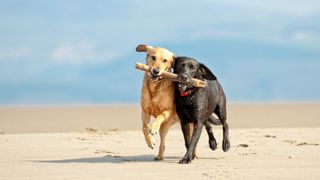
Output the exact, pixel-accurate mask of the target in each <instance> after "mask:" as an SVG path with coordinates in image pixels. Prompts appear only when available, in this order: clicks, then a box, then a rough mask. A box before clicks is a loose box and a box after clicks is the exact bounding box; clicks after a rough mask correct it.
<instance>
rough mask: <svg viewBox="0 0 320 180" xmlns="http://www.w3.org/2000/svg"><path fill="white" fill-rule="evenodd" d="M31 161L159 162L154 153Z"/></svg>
mask: <svg viewBox="0 0 320 180" xmlns="http://www.w3.org/2000/svg"><path fill="white" fill-rule="evenodd" d="M178 160H179V157H173V156H171V157H166V158H165V160H164V161H161V162H166V163H177V162H178ZM29 162H38V163H57V164H59V163H61V164H63V163H116V164H120V163H130V162H158V161H155V160H154V156H152V155H137V156H118V155H106V156H102V157H87V158H76V159H59V160H31V161H29Z"/></svg>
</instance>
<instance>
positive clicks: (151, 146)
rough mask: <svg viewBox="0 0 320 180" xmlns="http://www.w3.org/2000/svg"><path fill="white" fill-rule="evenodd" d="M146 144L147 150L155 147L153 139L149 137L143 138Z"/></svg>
mask: <svg viewBox="0 0 320 180" xmlns="http://www.w3.org/2000/svg"><path fill="white" fill-rule="evenodd" d="M145 140H146V143H147V144H148V146H149V148H151V149H153V148H154V147H155V146H156V141H155V140H154V138H153V137H152V136H151V135H149V136H148V137H147V138H145Z"/></svg>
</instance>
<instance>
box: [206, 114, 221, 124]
mask: <svg viewBox="0 0 320 180" xmlns="http://www.w3.org/2000/svg"><path fill="white" fill-rule="evenodd" d="M208 121H209V122H210V123H211V124H213V125H222V123H221V121H220V120H219V119H218V118H216V117H214V116H213V115H211V116H210V118H209V119H208Z"/></svg>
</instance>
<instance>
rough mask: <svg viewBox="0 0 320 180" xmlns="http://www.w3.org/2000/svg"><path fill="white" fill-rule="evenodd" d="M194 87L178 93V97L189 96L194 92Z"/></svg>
mask: <svg viewBox="0 0 320 180" xmlns="http://www.w3.org/2000/svg"><path fill="white" fill-rule="evenodd" d="M195 89H196V88H195V87H194V86H192V87H191V88H188V89H187V90H185V91H180V96H181V97H185V96H189V95H191V94H192V93H193V92H194V91H195Z"/></svg>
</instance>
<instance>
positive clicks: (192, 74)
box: [174, 57, 230, 164]
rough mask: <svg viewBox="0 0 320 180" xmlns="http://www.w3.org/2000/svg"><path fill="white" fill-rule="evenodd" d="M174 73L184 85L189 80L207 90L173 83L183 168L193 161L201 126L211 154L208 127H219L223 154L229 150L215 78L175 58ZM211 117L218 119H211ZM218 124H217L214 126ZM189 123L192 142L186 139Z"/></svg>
mask: <svg viewBox="0 0 320 180" xmlns="http://www.w3.org/2000/svg"><path fill="white" fill-rule="evenodd" d="M174 72H175V73H176V74H178V78H180V80H183V81H185V82H187V81H190V80H191V78H197V79H201V80H205V81H206V82H207V86H206V87H204V88H196V87H193V86H190V85H186V84H183V83H176V90H175V99H176V110H177V114H178V116H179V118H180V120H181V129H182V132H183V136H184V140H185V146H186V148H187V153H186V154H185V156H184V157H183V158H182V159H181V160H180V161H179V163H182V164H185V163H189V162H191V160H192V159H193V158H194V151H195V148H196V146H197V143H198V140H199V138H200V135H201V131H202V128H203V126H205V127H206V130H207V133H208V136H209V146H210V148H211V149H212V150H215V149H216V147H217V142H216V140H215V138H214V136H213V132H212V127H211V125H210V123H211V124H222V125H223V142H222V149H223V151H225V152H226V151H228V150H229V148H230V142H229V127H228V124H227V122H226V120H227V112H226V97H225V94H224V92H223V90H222V87H221V85H220V83H219V81H218V80H217V78H216V76H215V75H213V73H212V72H211V71H210V70H209V69H208V68H207V67H206V66H205V65H203V64H201V63H199V62H197V61H196V60H195V59H192V58H189V57H178V58H177V59H176V61H175V66H174ZM213 113H215V114H216V115H217V116H218V118H219V119H217V118H215V117H214V116H213ZM217 122H220V123H217ZM189 123H192V124H193V125H194V132H193V134H192V138H191V140H190V138H189V133H190V132H189Z"/></svg>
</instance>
